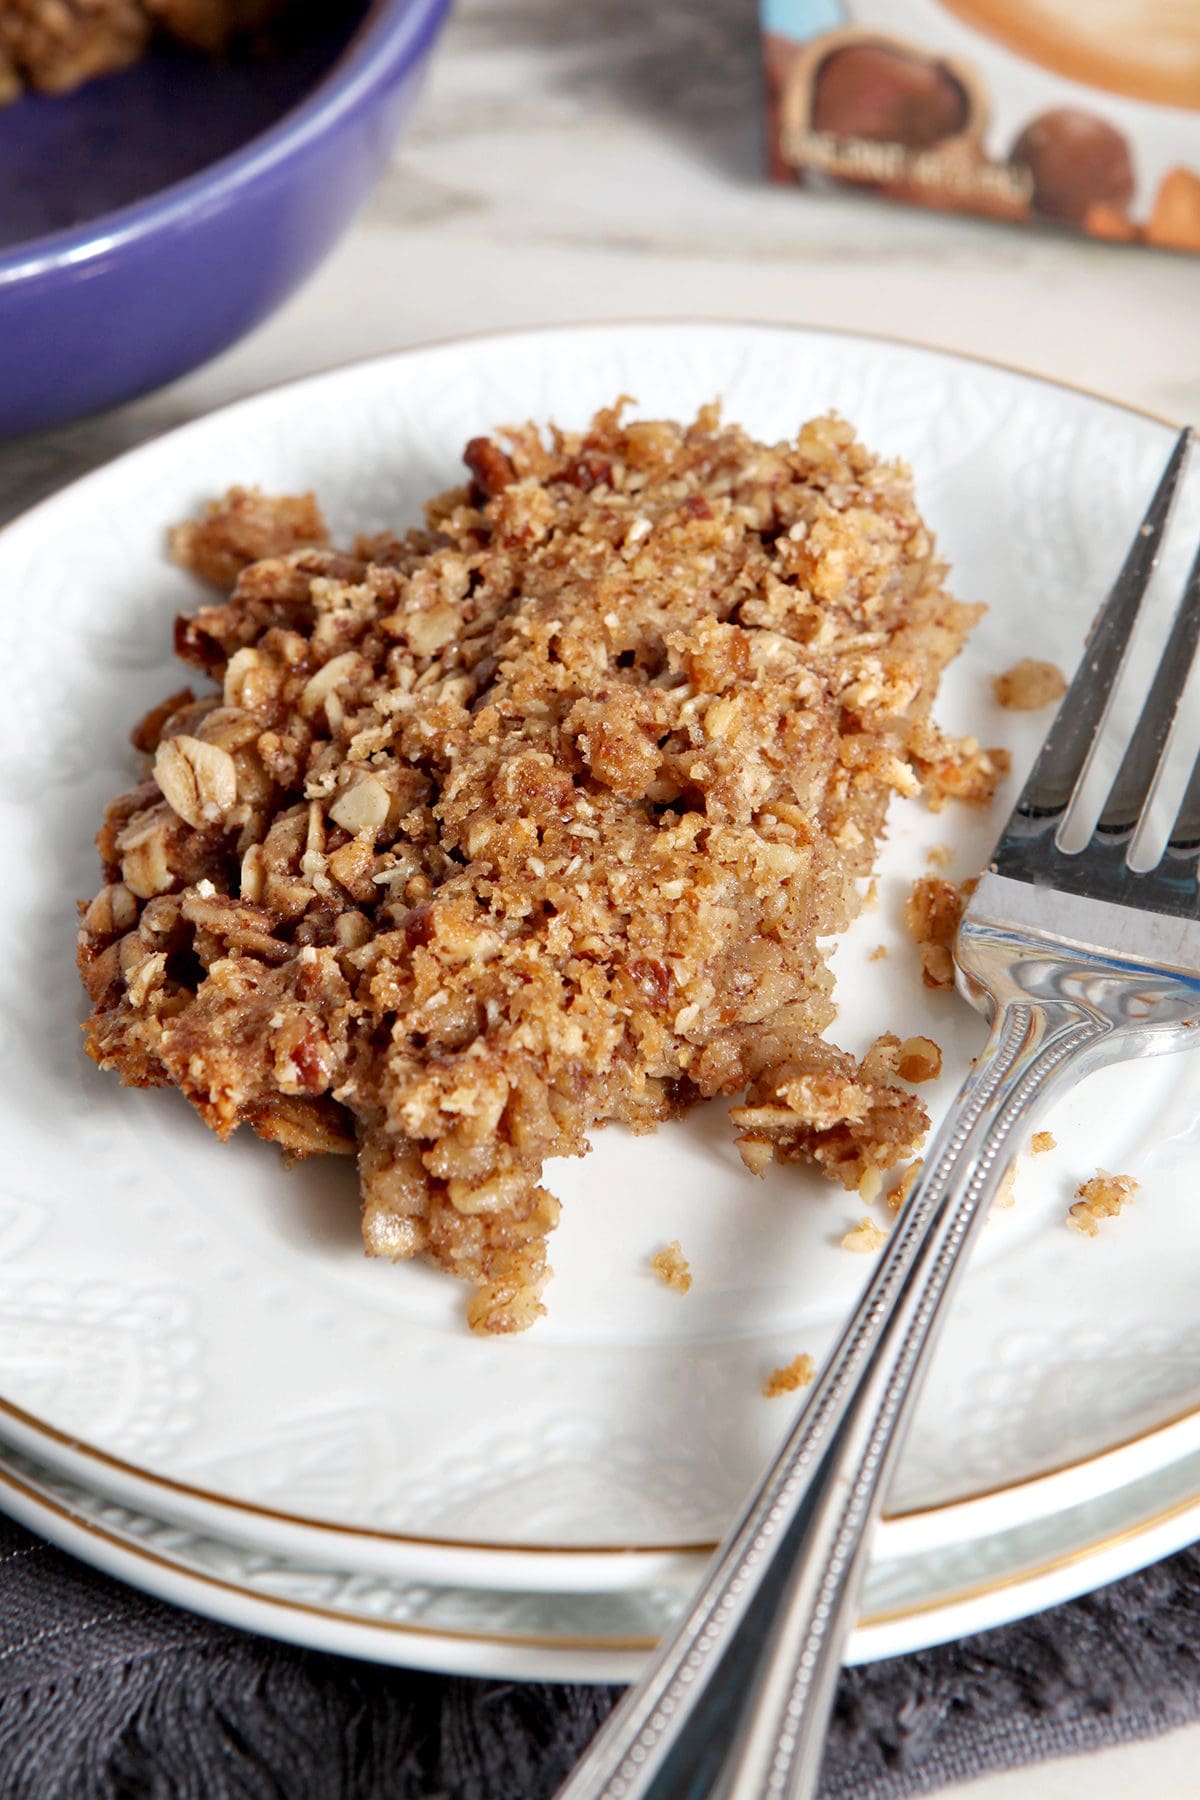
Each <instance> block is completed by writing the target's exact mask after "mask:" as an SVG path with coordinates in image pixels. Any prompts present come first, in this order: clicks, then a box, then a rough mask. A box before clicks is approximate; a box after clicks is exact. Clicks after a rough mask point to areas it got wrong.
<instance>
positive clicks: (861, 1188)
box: [858, 1163, 883, 1206]
mask: <svg viewBox="0 0 1200 1800" xmlns="http://www.w3.org/2000/svg"><path fill="white" fill-rule="evenodd" d="M858 1192H859V1196H860V1198H861V1199H863V1200H865V1201H866V1203H867V1205H868V1206H870V1204H871V1202H872V1200H878V1198H879V1196H880V1194H881V1193H882V1192H883V1176H882V1175H881V1174H880V1172H879V1170H878V1169H877V1168H876V1167H875V1165H874V1163H868V1164H867V1166H866V1168H865V1169H864V1170H863V1172H862V1174H861V1175H860V1176H859V1178H858Z"/></svg>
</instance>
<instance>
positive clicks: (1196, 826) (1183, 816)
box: [1167, 756, 1200, 861]
mask: <svg viewBox="0 0 1200 1800" xmlns="http://www.w3.org/2000/svg"><path fill="white" fill-rule="evenodd" d="M1167 851H1168V854H1169V855H1171V856H1177V857H1187V858H1188V859H1190V860H1191V861H1195V860H1196V858H1197V857H1200V756H1197V758H1196V761H1195V763H1194V764H1193V765H1192V774H1191V779H1190V781H1189V782H1188V784H1187V791H1186V792H1185V794H1184V796H1183V799H1182V800H1181V801H1180V804H1179V811H1178V812H1177V813H1176V815H1175V823H1174V825H1173V826H1172V827H1171V841H1170V843H1169V844H1168V845H1167Z"/></svg>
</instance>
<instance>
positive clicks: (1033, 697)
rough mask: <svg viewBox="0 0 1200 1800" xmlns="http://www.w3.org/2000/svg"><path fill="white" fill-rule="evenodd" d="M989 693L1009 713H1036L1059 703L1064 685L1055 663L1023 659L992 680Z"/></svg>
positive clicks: (1064, 691)
mask: <svg viewBox="0 0 1200 1800" xmlns="http://www.w3.org/2000/svg"><path fill="white" fill-rule="evenodd" d="M992 691H993V693H994V694H995V696H996V699H997V701H998V702H999V704H1000V705H1001V706H1003V707H1006V708H1007V709H1008V711H1009V712H1036V711H1037V709H1038V707H1040V706H1049V705H1050V704H1051V703H1052V702H1053V701H1055V700H1061V699H1062V697H1063V695H1064V694H1065V693H1066V691H1067V681H1066V677H1065V675H1064V674H1063V672H1062V670H1061V669H1060V668H1059V667H1058V665H1057V663H1052V662H1040V661H1039V660H1038V659H1037V657H1034V656H1023V657H1022V658H1021V660H1020V662H1018V663H1014V664H1013V666H1012V668H1011V669H1006V670H1005V671H1004V673H1003V674H1002V675H996V676H994V677H993V678H992Z"/></svg>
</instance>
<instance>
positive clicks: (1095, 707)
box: [1016, 426, 1192, 819]
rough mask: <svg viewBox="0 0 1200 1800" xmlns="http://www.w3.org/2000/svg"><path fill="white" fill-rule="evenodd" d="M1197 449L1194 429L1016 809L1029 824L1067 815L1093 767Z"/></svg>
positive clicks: (1174, 460) (1182, 438)
mask: <svg viewBox="0 0 1200 1800" xmlns="http://www.w3.org/2000/svg"><path fill="white" fill-rule="evenodd" d="M1191 443H1192V430H1191V427H1190V426H1188V427H1187V428H1186V429H1185V430H1183V431H1181V432H1180V434H1179V436H1178V438H1177V439H1176V441H1175V448H1174V449H1173V450H1172V452H1171V456H1170V460H1169V461H1168V463H1167V466H1166V468H1165V469H1164V470H1163V473H1162V477H1161V479H1160V481H1159V483H1158V487H1157V488H1156V489H1155V492H1154V498H1153V499H1152V500H1151V502H1150V505H1149V507H1148V508H1147V509H1146V516H1145V518H1144V519H1143V520H1142V523H1141V526H1140V527H1139V529H1138V531H1137V534H1136V535H1135V537H1134V540H1133V542H1132V544H1131V545H1130V546H1129V550H1128V552H1127V553H1126V557H1125V561H1124V563H1123V565H1122V568H1121V572H1120V574H1119V575H1118V576H1117V579H1116V581H1115V582H1114V583H1113V586H1112V589H1111V591H1110V593H1109V596H1108V598H1107V600H1106V601H1105V602H1104V605H1103V606H1102V608H1101V609H1100V612H1099V613H1098V614H1097V616H1096V619H1095V622H1094V624H1093V626H1092V629H1091V632H1090V634H1089V636H1088V641H1087V644H1086V646H1085V648H1084V654H1083V660H1082V662H1081V663H1080V665H1079V668H1078V669H1077V670H1076V672H1075V678H1074V680H1073V681H1072V683H1071V685H1070V687H1069V688H1068V689H1067V692H1066V695H1065V697H1064V699H1063V702H1062V704H1061V706H1060V707H1059V709H1058V714H1057V717H1056V718H1055V721H1054V724H1053V725H1052V726H1051V727H1050V733H1049V735H1048V737H1047V739H1046V742H1045V744H1044V745H1043V747H1042V752H1041V755H1040V756H1039V757H1038V759H1037V762H1036V763H1035V764H1034V767H1033V771H1032V773H1031V774H1030V776H1029V779H1028V781H1027V782H1026V783H1025V786H1024V788H1023V790H1022V792H1021V798H1020V800H1019V801H1018V802H1017V807H1016V811H1017V813H1019V814H1022V815H1024V816H1025V817H1026V818H1043V819H1044V818H1046V817H1047V816H1049V815H1054V814H1059V813H1063V812H1065V811H1066V809H1067V806H1068V805H1069V803H1070V800H1071V798H1072V796H1073V794H1074V793H1075V790H1076V788H1077V786H1078V785H1079V782H1080V780H1081V779H1082V777H1083V775H1084V774H1085V772H1086V770H1087V767H1088V765H1089V763H1090V761H1091V758H1092V754H1093V752H1094V749H1095V746H1096V744H1097V743H1098V742H1099V740H1100V738H1101V736H1102V731H1101V727H1102V725H1103V723H1104V719H1105V715H1106V714H1107V712H1108V709H1109V706H1110V704H1111V701H1112V696H1113V691H1114V689H1115V688H1116V685H1117V682H1118V680H1119V678H1120V674H1121V670H1122V668H1123V667H1124V664H1125V658H1126V655H1127V653H1128V650H1129V643H1130V639H1131V638H1132V636H1133V627H1134V625H1135V624H1136V623H1137V617H1138V613H1139V611H1140V610H1141V604H1142V600H1143V597H1144V596H1145V592H1146V589H1147V587H1148V586H1149V585H1150V577H1151V575H1152V574H1153V573H1154V565H1155V563H1156V562H1157V560H1158V553H1159V549H1160V547H1161V544H1162V539H1163V535H1164V533H1165V531H1166V527H1167V521H1168V519H1169V518H1170V516H1171V507H1172V505H1173V503H1174V500H1175V495H1176V493H1177V492H1178V489H1179V482H1180V477H1181V475H1182V473H1183V467H1184V463H1185V462H1186V460H1187V454H1188V450H1189V449H1190V447H1191Z"/></svg>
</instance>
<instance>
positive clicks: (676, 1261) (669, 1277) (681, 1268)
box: [650, 1238, 692, 1294]
mask: <svg viewBox="0 0 1200 1800" xmlns="http://www.w3.org/2000/svg"><path fill="white" fill-rule="evenodd" d="M650 1267H651V1268H652V1269H653V1270H654V1273H655V1274H656V1275H657V1276H658V1279H659V1280H660V1281H661V1282H662V1283H663V1285H664V1286H665V1287H669V1288H674V1290H675V1292H676V1293H677V1294H686V1293H687V1292H688V1290H689V1289H690V1288H691V1285H692V1271H691V1267H690V1265H689V1263H688V1259H687V1257H686V1256H685V1255H684V1254H683V1249H682V1246H681V1245H680V1242H679V1239H678V1238H675V1239H673V1240H672V1242H671V1243H669V1244H667V1245H665V1246H664V1248H663V1249H661V1250H656V1251H655V1253H654V1255H653V1256H652V1257H651V1258H650Z"/></svg>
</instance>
